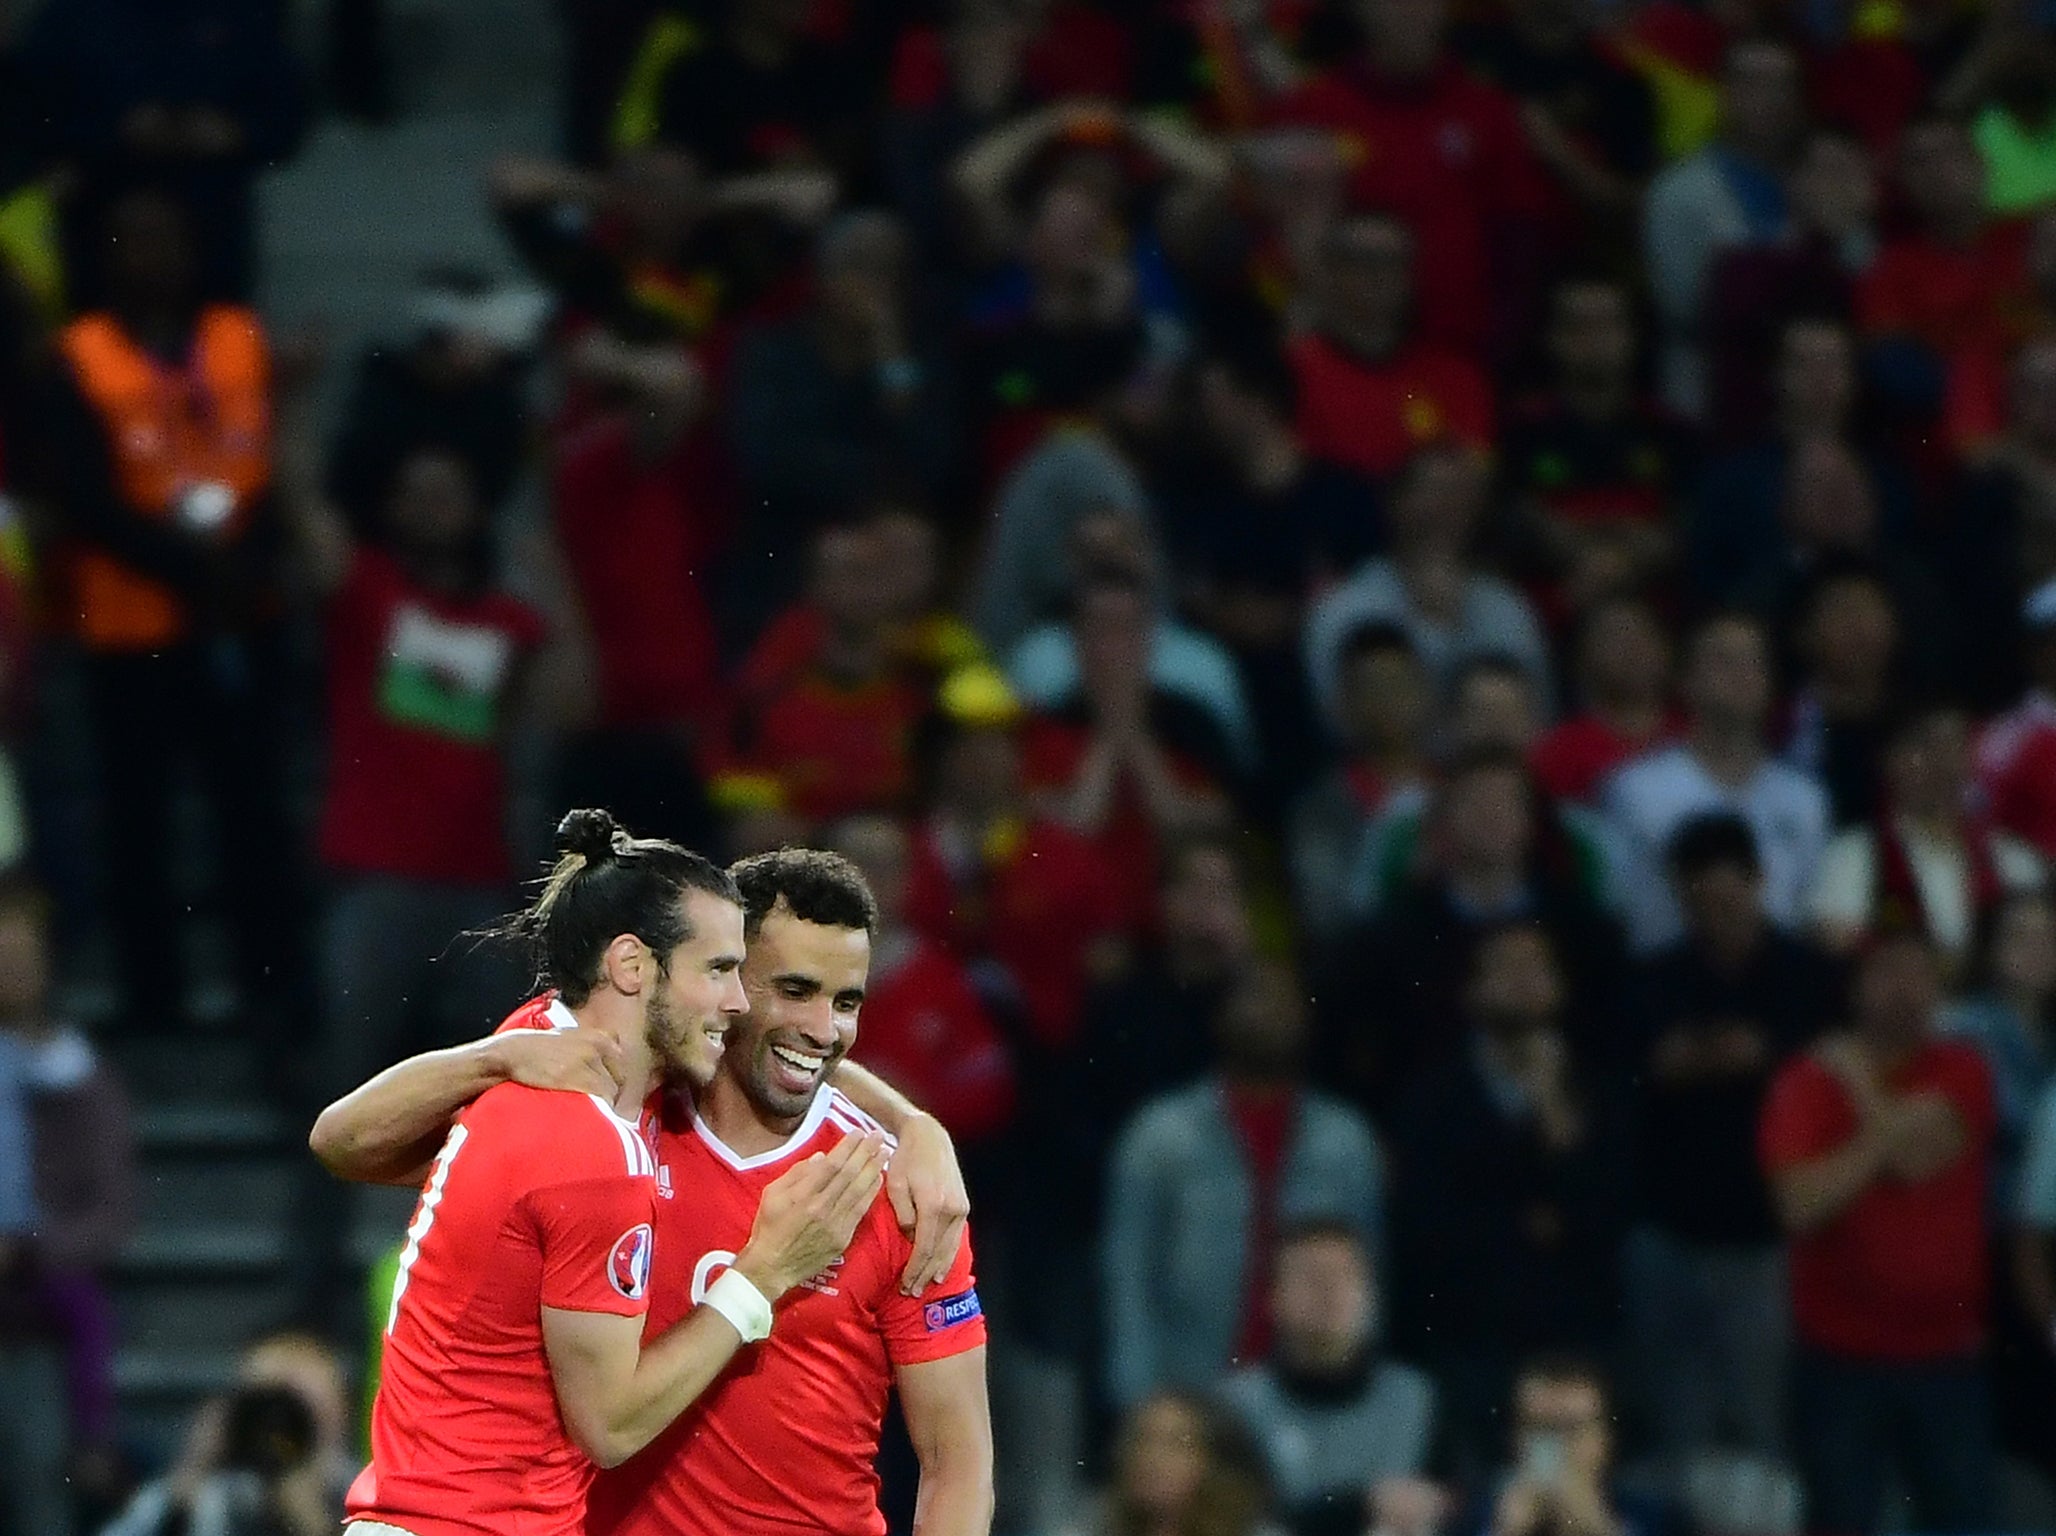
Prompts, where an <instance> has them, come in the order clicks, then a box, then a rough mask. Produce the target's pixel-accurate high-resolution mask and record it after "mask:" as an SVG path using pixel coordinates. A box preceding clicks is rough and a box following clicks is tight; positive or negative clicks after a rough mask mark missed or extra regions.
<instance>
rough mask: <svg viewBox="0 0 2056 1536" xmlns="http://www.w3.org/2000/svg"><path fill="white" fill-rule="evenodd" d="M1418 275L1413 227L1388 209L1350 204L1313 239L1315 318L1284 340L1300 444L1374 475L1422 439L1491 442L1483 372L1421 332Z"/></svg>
mask: <svg viewBox="0 0 2056 1536" xmlns="http://www.w3.org/2000/svg"><path fill="white" fill-rule="evenodd" d="M1420 276H1421V267H1420V265H1419V263H1418V261H1417V257H1416V240H1415V232H1414V230H1413V229H1411V228H1409V226H1407V225H1406V224H1404V223H1402V222H1400V220H1399V219H1398V218H1397V217H1395V216H1394V215H1392V214H1389V213H1358V214H1351V215H1349V216H1348V217H1346V218H1344V219H1342V220H1340V221H1339V222H1338V223H1336V225H1335V226H1334V227H1333V228H1332V229H1331V230H1329V232H1328V234H1327V236H1326V238H1325V239H1324V240H1323V241H1322V244H1321V249H1320V265H1319V270H1318V273H1317V275H1316V281H1315V284H1314V292H1313V301H1314V323H1313V328H1312V329H1311V330H1310V331H1309V332H1308V333H1307V334H1305V335H1303V336H1300V337H1299V338H1297V339H1296V340H1295V341H1293V342H1292V343H1291V344H1290V345H1289V347H1288V356H1289V357H1290V358H1291V361H1292V369H1293V373H1294V374H1295V375H1296V377H1297V380H1298V396H1299V422H1298V425H1299V437H1300V441H1301V442H1302V443H1303V444H1304V445H1305V447H1306V451H1307V452H1308V453H1309V454H1311V455H1312V456H1313V457H1314V458H1315V459H1317V460H1320V461H1323V462H1325V463H1329V464H1332V465H1335V466H1336V467H1337V468H1339V469H1342V470H1345V471H1347V472H1349V473H1352V474H1355V475H1359V476H1362V477H1364V478H1366V479H1369V480H1371V481H1373V482H1382V481H1385V480H1389V479H1390V478H1391V477H1392V476H1393V475H1395V474H1397V473H1398V472H1399V471H1400V470H1401V469H1403V468H1404V467H1405V466H1406V463H1407V461H1408V460H1409V459H1411V458H1412V457H1414V455H1416V454H1417V453H1419V452H1420V451H1421V450H1422V449H1423V448H1426V447H1431V446H1435V445H1440V444H1456V445H1461V446H1463V447H1466V448H1472V449H1480V450H1482V449H1485V448H1489V447H1490V446H1491V445H1492V440H1493V411H1492V389H1491V386H1490V385H1489V384H1488V383H1487V382H1486V379H1485V376H1484V374H1483V373H1482V372H1481V371H1480V370H1479V368H1478V365H1477V364H1476V363H1474V362H1472V361H1471V360H1470V359H1469V358H1468V357H1466V356H1465V355H1464V354H1463V353H1462V352H1461V351H1458V350H1453V349H1452V348H1451V347H1450V346H1449V345H1448V344H1447V343H1446V342H1438V341H1435V340H1431V339H1428V338H1427V337H1424V336H1422V335H1420V334H1419V329H1418V324H1417V320H1416V315H1415V310H1414V294H1415V285H1416V282H1417V280H1418V279H1419V277H1420Z"/></svg>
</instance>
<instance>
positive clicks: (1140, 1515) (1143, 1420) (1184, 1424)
mask: <svg viewBox="0 0 2056 1536" xmlns="http://www.w3.org/2000/svg"><path fill="white" fill-rule="evenodd" d="M1268 1504H1269V1494H1268V1490H1267V1489H1266V1487H1265V1485H1264V1475H1263V1462H1262V1455H1261V1453H1260V1452H1259V1451H1258V1450H1257V1448H1256V1447H1255V1446H1254V1445H1252V1444H1251V1443H1250V1442H1249V1437H1248V1436H1247V1435H1245V1434H1244V1433H1243V1432H1242V1428H1241V1426H1240V1425H1239V1424H1238V1423H1237V1422H1236V1421H1235V1420H1234V1418H1233V1417H1232V1416H1231V1415H1229V1414H1227V1413H1226V1412H1224V1411H1223V1410H1221V1409H1220V1408H1218V1407H1216V1406H1215V1405H1214V1403H1213V1402H1212V1400H1211V1398H1210V1396H1209V1395H1208V1394H1207V1393H1204V1392H1187V1391H1159V1392H1153V1393H1151V1394H1150V1395H1149V1396H1148V1397H1146V1398H1144V1399H1143V1400H1142V1401H1141V1402H1138V1403H1137V1404H1135V1405H1134V1407H1133V1408H1131V1409H1130V1410H1129V1411H1128V1413H1127V1414H1126V1416H1125V1417H1124V1418H1123V1420H1122V1423H1121V1428H1120V1432H1119V1434H1118V1436H1117V1438H1116V1441H1115V1446H1114V1470H1113V1479H1112V1482H1111V1484H1110V1486H1109V1487H1108V1488H1107V1490H1106V1493H1105V1495H1104V1496H1103V1498H1102V1499H1100V1500H1099V1501H1098V1504H1097V1507H1096V1508H1095V1509H1094V1510H1093V1511H1092V1512H1091V1516H1090V1518H1089V1520H1088V1521H1087V1522H1086V1523H1084V1524H1083V1525H1080V1526H1078V1527H1076V1528H1067V1529H1066V1531H1065V1536H1151V1533H1154V1536H1261V1533H1263V1532H1266V1531H1269V1530H1272V1529H1274V1527H1272V1526H1270V1525H1269V1523H1268V1522H1267V1521H1266V1519H1265V1516H1266V1514H1267V1511H1268Z"/></svg>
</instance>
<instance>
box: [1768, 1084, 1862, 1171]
mask: <svg viewBox="0 0 2056 1536" xmlns="http://www.w3.org/2000/svg"><path fill="white" fill-rule="evenodd" d="M1855 1131H1856V1115H1855V1111H1854V1110H1853V1108H1852V1107H1851V1106H1850V1103H1849V1096H1848V1095H1847V1094H1846V1093H1844V1092H1843V1091H1842V1086H1841V1084H1839V1083H1837V1082H1836V1081H1835V1079H1834V1075H1833V1074H1832V1073H1831V1072H1829V1071H1828V1069H1827V1068H1826V1067H1824V1066H1822V1065H1821V1064H1820V1063H1819V1062H1817V1061H1815V1060H1814V1059H1813V1058H1812V1057H1810V1056H1805V1057H1801V1058H1800V1059H1799V1060H1797V1061H1795V1062H1793V1063H1791V1065H1789V1066H1787V1067H1786V1068H1785V1069H1784V1071H1782V1072H1780V1073H1779V1074H1778V1076H1777V1078H1776V1080H1775V1081H1774V1082H1772V1084H1771V1088H1770V1095H1769V1097H1768V1098H1766V1099H1765V1100H1764V1105H1763V1118H1762V1119H1761V1120H1760V1121H1759V1122H1758V1124H1757V1128H1756V1151H1757V1156H1758V1158H1759V1159H1760V1160H1761V1161H1762V1163H1763V1166H1764V1169H1765V1171H1766V1172H1769V1173H1779V1172H1782V1171H1783V1170H1784V1169H1787V1168H1790V1167H1793V1166H1794V1165H1796V1164H1799V1163H1806V1162H1811V1161H1812V1160H1813V1159H1814V1158H1817V1157H1822V1156H1825V1155H1826V1154H1827V1153H1829V1152H1832V1151H1834V1150H1835V1149H1836V1148H1837V1147H1839V1146H1841V1145H1842V1144H1843V1143H1844V1142H1846V1141H1848V1139H1849V1138H1850V1137H1851V1136H1852V1135H1854V1134H1855Z"/></svg>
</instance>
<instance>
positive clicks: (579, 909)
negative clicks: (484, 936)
mask: <svg viewBox="0 0 2056 1536" xmlns="http://www.w3.org/2000/svg"><path fill="white" fill-rule="evenodd" d="M556 849H557V860H556V862H555V863H554V864H552V865H551V866H550V870H549V872H548V874H546V875H545V876H544V877H543V888H542V891H541V893H540V894H538V895H537V897H536V899H535V902H534V904H533V905H531V906H530V907H529V908H528V910H527V911H525V912H522V913H520V914H518V915H517V916H515V917H514V918H513V919H511V920H510V921H509V922H508V923H507V924H506V925H505V927H504V930H503V931H504V932H505V933H507V934H508V935H509V936H510V937H513V938H516V939H519V940H520V941H521V942H523V943H525V944H526V945H527V946H528V950H529V954H530V957H531V960H532V963H533V964H534V967H535V976H536V984H537V985H538V986H539V987H544V988H549V989H552V990H554V991H555V992H556V993H557V994H558V995H559V996H560V997H562V998H563V999H564V1001H565V1002H566V1003H567V1004H569V1005H570V1006H572V1007H574V1008H575V1007H577V1006H578V1005H579V1004H580V1003H583V1002H584V1001H585V1000H586V999H587V998H588V997H590V996H591V995H592V990H593V988H594V987H595V986H596V985H598V983H599V979H600V960H601V957H602V956H604V955H605V954H606V952H607V946H608V945H609V944H612V943H613V942H614V940H616V939H617V938H619V937H620V936H621V935H622V934H624V933H631V934H634V935H635V936H636V937H637V938H638V939H640V940H642V942H643V943H644V944H646V945H648V946H649V948H650V951H651V952H652V953H653V954H655V955H656V957H657V963H658V964H659V965H660V966H661V965H662V964H663V963H664V961H665V958H666V957H667V956H668V955H669V954H670V953H671V951H672V950H673V949H675V948H677V947H678V945H679V944H681V943H683V942H684V941H685V940H687V939H689V938H691V937H692V926H691V924H689V923H688V922H687V921H686V917H685V897H686V895H687V893H688V892H691V891H704V892H706V893H707V894H708V895H709V896H714V897H718V898H719V899H720V900H722V901H729V902H734V903H735V904H736V905H737V906H740V905H741V904H742V896H741V893H740V892H738V891H737V890H736V887H735V881H734V880H732V879H730V878H729V876H728V873H727V872H726V871H725V870H723V869H722V868H721V867H720V866H719V865H718V864H716V863H714V861H713V860H711V859H709V858H707V857H705V856H704V855H702V854H697V853H694V852H693V851H692V850H691V849H690V848H681V847H680V846H679V845H678V844H677V843H672V842H666V841H664V840H663V839H662V838H655V837H631V836H630V835H629V833H628V832H627V830H626V829H625V828H623V827H622V825H621V824H620V823H619V822H618V821H616V820H615V819H614V817H613V816H612V815H611V814H610V813H609V812H607V811H603V810H590V809H588V810H576V811H572V812H569V813H568V814H567V815H566V816H565V817H564V819H563V820H562V821H560V822H558V823H557V836H556Z"/></svg>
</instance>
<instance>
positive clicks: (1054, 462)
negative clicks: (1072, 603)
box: [971, 416, 1150, 656]
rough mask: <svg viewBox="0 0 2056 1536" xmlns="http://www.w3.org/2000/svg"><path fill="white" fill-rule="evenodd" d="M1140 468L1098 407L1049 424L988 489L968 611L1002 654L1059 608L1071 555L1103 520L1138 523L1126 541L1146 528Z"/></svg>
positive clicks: (1090, 541) (1067, 594)
mask: <svg viewBox="0 0 2056 1536" xmlns="http://www.w3.org/2000/svg"><path fill="white" fill-rule="evenodd" d="M1148 515H1149V514H1148V502H1147V499H1146V496H1145V492H1144V490H1143V484H1142V477H1141V475H1140V473H1139V472H1138V470H1137V469H1136V467H1135V465H1134V464H1133V463H1132V462H1131V461H1130V459H1129V458H1128V456H1127V455H1126V454H1125V453H1124V452H1123V451H1122V450H1121V448H1120V447H1119V446H1118V445H1117V443H1116V442H1115V440H1114V438H1113V437H1112V435H1111V434H1110V433H1109V432H1108V431H1107V429H1106V423H1105V421H1104V420H1103V418H1102V417H1100V416H1088V417H1087V418H1085V419H1084V420H1081V421H1078V422H1074V423H1073V424H1072V425H1071V426H1070V427H1069V429H1068V430H1065V431H1062V432H1057V433H1053V434H1052V435H1051V436H1050V437H1049V438H1048V439H1046V440H1045V441H1044V442H1043V443H1042V445H1041V446H1040V447H1038V448H1036V449H1035V450H1034V451H1033V452H1031V453H1029V454H1028V455H1027V456H1026V457H1025V458H1023V459H1022V460H1021V462H1020V463H1019V464H1017V465H1016V466H1015V467H1014V468H1013V470H1012V471H1011V472H1010V473H1009V474H1008V476H1007V478H1006V479H1005V480H1004V481H1003V482H1002V483H1001V484H1000V486H999V488H998V490H997V491H996V492H995V493H994V497H993V510H992V527H991V529H990V530H989V532H988V534H987V542H986V546H985V552H984V556H983V558H982V560H981V562H980V565H979V570H978V578H977V585H976V594H975V597H974V599H973V601H972V605H971V606H972V614H973V616H974V618H975V621H976V624H977V629H978V633H979V635H980V636H981V637H982V638H983V639H984V641H985V643H986V644H987V645H988V646H990V647H991V648H992V649H993V651H994V652H995V653H997V654H999V655H1002V656H1004V655H1006V654H1007V653H1008V652H1009V651H1011V650H1012V649H1013V647H1014V646H1015V645H1016V644H1017V643H1018V642H1019V641H1020V640H1021V639H1022V638H1023V637H1024V636H1026V635H1027V634H1028V633H1029V632H1030V631H1032V630H1033V629H1035V628H1036V627H1037V626H1039V625H1041V624H1044V623H1047V622H1049V621H1050V620H1052V619H1056V618H1060V617H1062V615H1063V609H1064V606H1065V604H1066V603H1067V602H1068V601H1069V600H1070V599H1071V597H1072V595H1073V591H1074V588H1075V586H1076V583H1077V578H1078V574H1079V572H1078V570H1077V568H1076V564H1075V561H1066V560H1062V559H1053V558H1052V555H1053V553H1055V552H1057V551H1068V552H1072V553H1073V554H1074V555H1080V554H1083V553H1085V552H1086V551H1088V550H1089V549H1092V548H1096V547H1097V545H1096V541H1097V540H1099V539H1102V538H1104V537H1106V534H1105V532H1103V531H1100V530H1099V529H1085V528H1082V527H1081V525H1083V524H1086V523H1088V522H1090V523H1093V524H1098V525H1102V527H1103V528H1105V529H1111V528H1112V526H1113V525H1115V524H1116V523H1126V524H1129V525H1135V526H1137V527H1138V528H1139V529H1140V530H1141V532H1140V533H1139V534H1130V535H1128V536H1127V539H1126V542H1127V543H1128V544H1131V545H1132V544H1135V543H1141V544H1143V545H1144V546H1145V547H1146V546H1147V545H1148V544H1149V542H1150V540H1149V538H1148V537H1147V528H1148Z"/></svg>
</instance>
